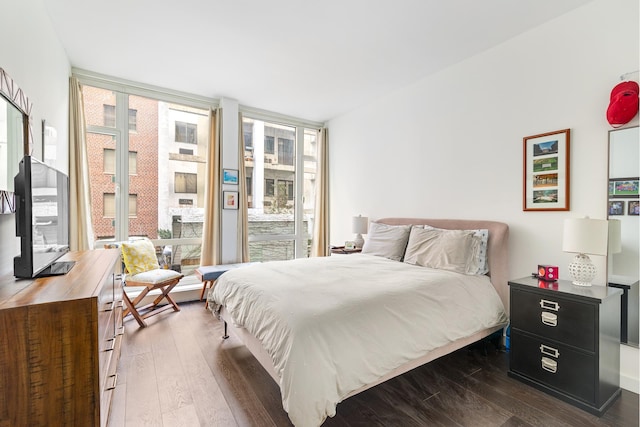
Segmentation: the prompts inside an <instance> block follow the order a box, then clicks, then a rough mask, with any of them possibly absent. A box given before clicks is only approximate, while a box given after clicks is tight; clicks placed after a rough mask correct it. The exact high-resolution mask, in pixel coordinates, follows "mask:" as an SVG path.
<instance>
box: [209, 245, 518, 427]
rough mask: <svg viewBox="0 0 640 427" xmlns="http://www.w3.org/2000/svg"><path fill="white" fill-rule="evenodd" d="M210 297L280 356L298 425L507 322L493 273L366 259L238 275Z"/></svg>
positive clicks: (287, 264)
mask: <svg viewBox="0 0 640 427" xmlns="http://www.w3.org/2000/svg"><path fill="white" fill-rule="evenodd" d="M209 300H210V302H212V305H215V304H221V305H224V306H225V307H226V309H227V310H228V312H229V313H230V315H231V316H232V318H233V320H234V321H235V323H236V324H237V325H238V326H242V327H244V328H246V329H247V330H248V332H250V333H251V334H252V335H253V336H255V337H256V338H257V339H258V340H259V341H260V342H261V343H262V345H263V347H264V348H265V350H266V351H267V352H268V353H269V355H271V358H272V359H273V364H274V366H275V368H276V372H277V373H278V374H279V376H280V390H281V394H282V403H283V406H284V409H285V410H286V411H287V413H288V414H289V418H290V419H291V421H292V422H293V424H294V425H296V426H297V427H306V426H318V425H320V424H322V422H323V421H324V420H325V418H326V417H327V416H333V415H335V411H336V405H337V404H338V403H339V402H340V401H341V400H342V399H344V398H345V397H346V396H347V395H348V394H349V393H350V392H352V391H354V390H357V389H359V388H360V387H362V386H364V385H366V384H369V383H372V382H374V381H376V380H377V379H379V378H380V377H382V376H383V375H385V374H387V373H388V372H390V371H392V370H394V369H395V368H397V367H399V366H400V365H402V364H404V363H406V362H408V361H410V360H413V359H416V358H419V357H421V356H423V355H425V354H426V353H427V352H429V351H430V350H433V349H435V348H437V347H440V346H442V345H445V344H448V343H450V342H452V341H455V340H457V339H459V338H463V337H467V336H469V335H472V334H474V333H475V332H478V331H480V330H483V329H486V328H489V327H492V326H496V325H502V324H506V322H507V317H506V314H505V312H504V308H503V305H502V302H501V301H500V298H499V297H498V295H497V293H496V292H495V290H494V288H493V286H492V285H491V283H490V282H489V278H488V277H487V276H466V275H462V274H459V273H453V272H449V271H443V270H434V269H429V268H426V267H419V266H414V265H409V264H405V263H402V262H398V261H391V260H389V259H386V258H382V257H377V256H372V255H364V254H353V255H344V256H331V257H322V258H308V259H297V260H291V261H274V262H267V263H262V264H254V265H250V266H247V267H243V268H240V269H236V270H230V271H228V272H227V273H225V274H224V275H222V276H221V277H220V278H219V279H218V282H217V283H216V285H215V287H214V288H213V290H212V291H211V293H210V295H209Z"/></svg>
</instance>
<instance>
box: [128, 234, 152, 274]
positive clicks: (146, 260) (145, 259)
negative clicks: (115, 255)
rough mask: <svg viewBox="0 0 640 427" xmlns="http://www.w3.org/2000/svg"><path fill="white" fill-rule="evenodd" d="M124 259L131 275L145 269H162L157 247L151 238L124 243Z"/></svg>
mask: <svg viewBox="0 0 640 427" xmlns="http://www.w3.org/2000/svg"><path fill="white" fill-rule="evenodd" d="M122 260H123V261H124V265H125V267H126V268H127V271H128V272H129V274H131V275H136V274H138V273H142V272H143V271H149V270H155V269H160V264H158V258H157V257H156V248H155V247H154V246H153V243H151V240H147V239H144V240H135V241H132V242H123V243H122Z"/></svg>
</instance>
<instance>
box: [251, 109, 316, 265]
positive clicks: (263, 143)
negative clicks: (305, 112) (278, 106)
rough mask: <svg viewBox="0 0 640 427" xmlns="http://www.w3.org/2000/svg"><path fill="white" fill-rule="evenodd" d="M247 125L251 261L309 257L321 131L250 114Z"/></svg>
mask: <svg viewBox="0 0 640 427" xmlns="http://www.w3.org/2000/svg"><path fill="white" fill-rule="evenodd" d="M242 128H243V132H244V141H245V153H244V158H245V168H246V173H247V190H248V191H247V196H248V201H249V207H248V215H249V252H250V257H251V261H269V260H285V259H292V258H299V257H307V256H309V252H310V243H311V231H312V228H313V219H314V201H315V176H316V163H317V153H316V151H317V144H316V142H317V134H318V131H317V130H316V129H309V128H305V127H304V126H297V125H291V124H287V123H276V122H272V121H263V120H258V119H256V118H251V117H245V118H244V119H243V123H242ZM248 141H251V144H250V145H249V143H248ZM249 189H250V191H249Z"/></svg>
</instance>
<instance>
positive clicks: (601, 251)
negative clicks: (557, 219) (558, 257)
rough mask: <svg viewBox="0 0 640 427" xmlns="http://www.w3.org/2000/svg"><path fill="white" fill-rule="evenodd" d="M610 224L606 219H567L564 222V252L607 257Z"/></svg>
mask: <svg viewBox="0 0 640 427" xmlns="http://www.w3.org/2000/svg"><path fill="white" fill-rule="evenodd" d="M608 234H609V224H608V221H607V220H605V219H591V218H567V219H565V220H564V232H563V237H562V250H563V251H564V252H574V253H579V254H591V255H602V256H604V255H607V248H608V247H607V236H608Z"/></svg>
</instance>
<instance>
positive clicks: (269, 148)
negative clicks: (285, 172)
mask: <svg viewBox="0 0 640 427" xmlns="http://www.w3.org/2000/svg"><path fill="white" fill-rule="evenodd" d="M273 142H274V139H273V137H272V136H265V137H264V153H265V154H273V153H274V152H275V151H274V147H273Z"/></svg>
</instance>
